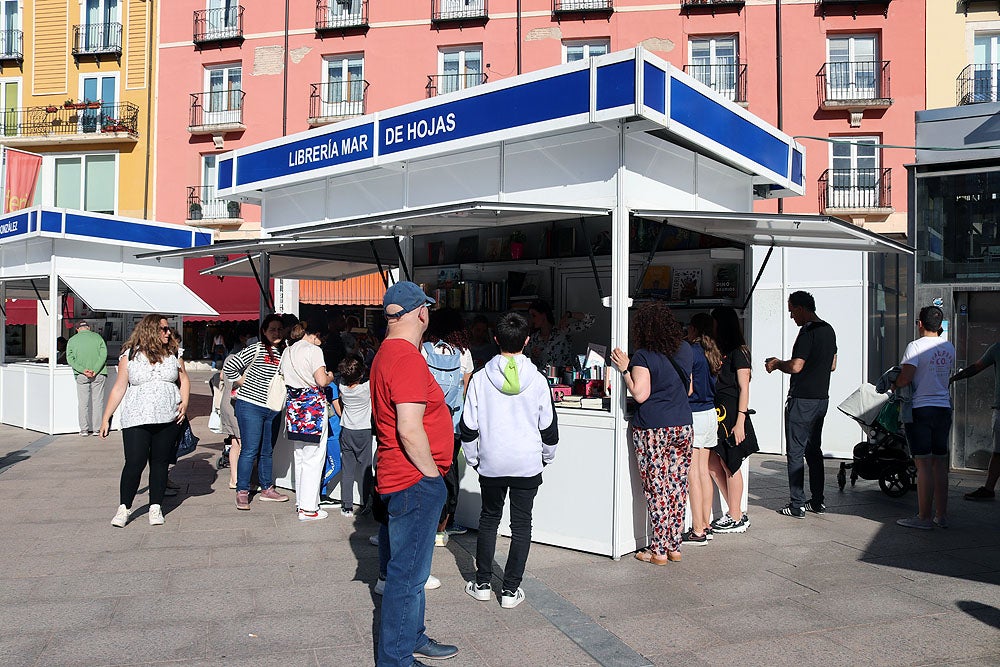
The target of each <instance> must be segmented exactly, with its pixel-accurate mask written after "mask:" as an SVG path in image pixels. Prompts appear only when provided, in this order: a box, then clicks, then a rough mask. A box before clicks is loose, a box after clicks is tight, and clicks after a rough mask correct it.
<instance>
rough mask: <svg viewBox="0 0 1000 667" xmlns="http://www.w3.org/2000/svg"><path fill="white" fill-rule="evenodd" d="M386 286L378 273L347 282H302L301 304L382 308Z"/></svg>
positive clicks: (300, 283) (300, 282)
mask: <svg viewBox="0 0 1000 667" xmlns="http://www.w3.org/2000/svg"><path fill="white" fill-rule="evenodd" d="M384 295H385V284H384V283H383V282H382V277H381V276H380V275H379V273H378V272H375V273H371V274H368V275H367V276H358V277H356V278H348V279H347V280H300V281H299V303H310V304H314V305H319V306H380V305H382V297H383V296H384Z"/></svg>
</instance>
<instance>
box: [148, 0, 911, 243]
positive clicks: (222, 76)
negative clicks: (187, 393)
mask: <svg viewBox="0 0 1000 667" xmlns="http://www.w3.org/2000/svg"><path fill="white" fill-rule="evenodd" d="M520 4H521V11H520V14H518V11H517V2H515V0H424V1H422V2H406V3H401V2H387V1H386V0H296V1H294V2H289V3H288V5H289V8H288V15H287V23H286V15H285V3H282V2H277V1H268V2H262V1H259V0H243V4H238V3H236V2H233V1H232V0H174V1H173V2H172V3H170V5H169V9H165V8H164V6H163V5H161V8H160V12H161V16H160V21H161V23H160V26H161V29H160V43H159V48H158V58H159V82H158V91H157V100H158V101H157V126H156V160H155V162H156V164H157V167H156V177H155V178H156V186H157V187H156V216H157V219H160V220H172V221H177V222H178V223H183V222H185V221H190V223H191V224H199V225H203V226H206V225H207V226H215V227H217V228H218V229H219V230H220V231H222V232H223V234H222V236H223V237H226V236H229V237H232V236H234V235H246V234H253V233H254V231H255V229H256V228H257V223H258V221H259V211H258V210H256V209H255V207H252V206H246V207H237V206H235V205H233V206H230V205H228V204H226V203H225V202H219V201H216V200H215V199H214V197H213V195H214V192H213V190H212V185H211V184H212V183H213V181H214V178H213V170H214V156H215V155H217V154H219V153H221V152H223V151H225V150H231V149H233V148H238V147H240V146H244V145H250V144H254V143H257V142H260V141H264V140H267V139H271V138H274V137H277V136H281V134H282V133H283V132H284V133H293V132H298V131H301V130H305V129H307V128H308V127H310V126H312V125H317V124H323V123H327V122H334V121H336V120H338V119H341V118H344V117H349V116H352V115H360V114H363V113H371V112H373V111H377V110H380V109H385V108H388V107H393V106H396V105H400V104H404V103H407V102H411V101H414V100H417V99H421V98H423V97H426V96H427V95H432V94H439V93H442V92H448V91H449V90H454V89H456V88H462V87H466V86H471V85H476V84H478V83H482V82H483V81H485V80H497V79H502V78H506V77H509V76H513V75H515V74H517V73H518V71H519V70H520V71H521V72H529V71H532V70H536V69H540V68H543V67H547V66H551V65H555V64H559V63H561V62H566V61H567V60H572V59H577V58H581V57H587V56H589V55H599V54H601V53H604V52H606V51H617V50H621V49H626V48H631V47H634V46H637V45H641V46H643V47H644V48H646V49H648V50H650V51H652V52H654V53H656V54H657V55H659V56H661V57H663V58H665V59H667V60H669V61H670V62H671V63H673V64H674V65H676V66H678V67H686V68H687V70H688V72H689V73H691V74H693V75H694V76H695V77H697V78H699V79H701V80H702V81H704V82H705V83H708V84H709V85H711V86H712V87H713V88H715V89H716V90H719V91H720V92H723V93H724V94H726V95H729V96H731V97H732V98H733V99H734V100H736V101H738V102H741V103H743V104H745V105H747V106H748V108H749V109H750V111H752V112H753V113H754V114H756V115H758V116H760V117H762V118H764V119H765V120H767V121H769V122H772V123H775V124H779V125H780V126H781V127H782V128H783V129H784V130H785V131H786V132H788V133H789V134H793V135H805V136H815V137H820V138H823V139H827V140H840V141H839V143H828V142H824V141H817V140H809V139H804V140H803V141H804V143H805V144H806V145H807V148H808V163H807V184H808V188H809V192H808V194H807V196H805V197H799V198H794V199H790V200H788V201H787V202H786V203H785V210H787V211H796V212H806V211H811V212H826V213H830V214H832V215H837V216H839V217H843V218H846V219H851V220H853V221H854V222H855V223H856V224H864V225H865V226H867V227H870V228H872V229H873V230H876V231H881V232H890V233H891V232H898V233H904V232H905V220H906V179H905V172H904V169H903V167H902V165H903V164H905V163H907V162H910V161H912V159H913V154H912V151H907V150H887V149H882V148H880V147H878V146H876V145H875V144H883V143H887V144H898V145H908V144H911V143H912V137H913V113H914V111H916V110H919V109H922V108H923V107H924V104H925V92H924V80H925V73H924V64H923V63H925V62H926V58H925V54H924V49H925V40H924V39H923V31H924V20H925V19H924V10H923V5H924V3H922V2H907V3H903V2H901V1H900V0H893V1H890V0H815V1H814V0H809V2H803V1H800V0H784V2H782V3H781V8H780V15H781V16H780V19H781V20H780V24H781V40H780V42H781V50H782V59H781V63H782V64H781V68H782V74H781V79H782V82H783V84H784V85H783V89H782V95H781V97H782V99H781V102H780V110H781V118H780V119H779V117H778V114H779V101H778V94H777V85H776V83H777V77H778V75H777V65H776V58H777V53H776V48H777V44H778V39H777V38H776V35H777V23H778V22H777V21H776V18H777V16H776V12H777V7H776V6H775V4H774V2H768V3H764V4H761V3H759V2H753V3H744V2H743V1H742V0H681V2H675V3H672V4H670V5H666V6H665V5H663V4H659V3H655V4H654V3H652V2H647V1H644V0H523V1H522V2H521V3H520ZM904 4H905V5H906V7H905V8H904V6H903V5H904ZM518 36H520V39H518ZM286 44H287V52H286ZM519 45H520V47H519ZM759 206H760V207H761V209H763V210H774V209H775V208H776V203H773V202H761V203H760V204H759Z"/></svg>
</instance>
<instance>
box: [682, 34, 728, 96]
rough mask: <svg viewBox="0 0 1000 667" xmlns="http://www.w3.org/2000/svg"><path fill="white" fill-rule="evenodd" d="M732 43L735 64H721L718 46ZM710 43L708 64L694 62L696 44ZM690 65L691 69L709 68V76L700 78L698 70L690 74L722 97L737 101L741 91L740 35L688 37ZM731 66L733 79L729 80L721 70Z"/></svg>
mask: <svg viewBox="0 0 1000 667" xmlns="http://www.w3.org/2000/svg"><path fill="white" fill-rule="evenodd" d="M723 41H726V42H732V45H733V62H732V63H725V62H719V60H718V54H717V46H718V44H719V42H723ZM702 42H707V43H708V52H709V54H708V63H700V64H698V63H695V62H694V47H695V44H696V43H702ZM688 65H689V69H690V68H693V67H698V66H704V65H707V66H708V76H707V77H705V76H699V74H702V73H699V72H698V71H697V70H692V71H690V72H689V74H691V76H694V78H695V79H697V80H698V81H701V82H702V83H703V84H705V85H706V86H708V87H709V88H711V89H712V90H714V91H715V92H717V93H719V94H720V95H722V96H724V97H727V98H729V99H730V100H735V99H736V96H737V91H738V90H739V76H740V36H739V34H735V33H730V34H725V35H694V36H691V37H688ZM724 66H729V67H732V68H733V69H732V74H731V77H729V79H728V80H727V78H726V77H725V76H724V72H723V71H722V70H721V68H722V67H724Z"/></svg>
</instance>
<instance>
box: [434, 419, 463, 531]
mask: <svg viewBox="0 0 1000 667" xmlns="http://www.w3.org/2000/svg"><path fill="white" fill-rule="evenodd" d="M460 451H462V439H461V437H459V436H457V435H456V436H455V451H454V452H452V455H451V467H450V468H448V472H446V473H445V474H444V486H445V488H446V489H448V497H447V499H445V501H444V507H443V508H442V509H441V521H444V520H445V519H447V518H448V517H449V516H450V517H454V516H455V510H456V509H458V482H459V480H458V453H459V452H460ZM452 520H453V521H454V519H452ZM439 523H440V522H439Z"/></svg>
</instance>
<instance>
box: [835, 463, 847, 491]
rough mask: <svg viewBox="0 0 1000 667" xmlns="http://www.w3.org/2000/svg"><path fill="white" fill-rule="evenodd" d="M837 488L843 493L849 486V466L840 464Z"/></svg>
mask: <svg viewBox="0 0 1000 667" xmlns="http://www.w3.org/2000/svg"><path fill="white" fill-rule="evenodd" d="M837 486H839V487H840V490H841V491H843V490H844V487H845V486H847V466H846V465H845V464H843V463H841V464H840V471H839V472H838V473H837Z"/></svg>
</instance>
